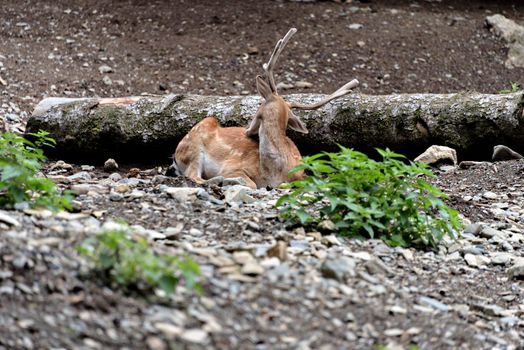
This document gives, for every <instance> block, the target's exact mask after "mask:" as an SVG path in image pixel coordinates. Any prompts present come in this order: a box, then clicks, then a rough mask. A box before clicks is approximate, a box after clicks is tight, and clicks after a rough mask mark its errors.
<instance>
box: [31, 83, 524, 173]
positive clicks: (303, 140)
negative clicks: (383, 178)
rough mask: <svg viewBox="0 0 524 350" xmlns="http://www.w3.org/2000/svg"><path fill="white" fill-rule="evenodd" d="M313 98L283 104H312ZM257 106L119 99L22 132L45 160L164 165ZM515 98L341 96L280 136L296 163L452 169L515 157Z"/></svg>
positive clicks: (54, 109) (248, 101)
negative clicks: (339, 158)
mask: <svg viewBox="0 0 524 350" xmlns="http://www.w3.org/2000/svg"><path fill="white" fill-rule="evenodd" d="M321 98H322V95H318V94H300V95H288V96H286V99H287V100H288V101H294V102H301V103H312V102H314V101H317V100H319V99H321ZM259 103H260V97H258V96H226V97H221V96H199V95H167V96H136V97H126V98H103V99H99V98H73V99H70V98H46V99H44V100H42V101H41V102H40V103H39V104H38V105H37V106H36V108H35V110H34V112H33V114H32V116H31V118H30V119H29V121H28V124H27V132H28V133H30V132H37V131H38V130H40V129H42V130H46V131H48V132H50V134H51V136H52V137H53V138H54V139H55V140H56V141H57V145H56V147H55V149H54V150H52V152H51V154H50V156H52V157H56V158H62V159H65V160H67V159H74V160H76V161H78V160H91V161H102V160H105V159H107V158H115V159H116V160H117V161H121V162H137V163H138V162H147V161H159V160H160V161H166V162H167V161H168V158H169V157H170V156H171V154H172V153H173V152H174V150H175V148H176V145H177V144H178V142H179V141H180V140H181V139H182V137H183V136H184V135H185V134H186V133H187V132H188V131H189V130H190V128H191V127H192V126H193V125H195V124H196V123H197V122H198V121H200V120H201V119H202V118H204V117H206V116H208V115H215V116H216V117H217V118H218V120H219V122H220V123H221V124H222V125H223V126H237V125H241V126H242V125H247V124H248V122H249V121H250V120H251V118H252V116H253V115H254V114H255V112H256V110H257V108H258V105H259ZM523 105H524V98H523V92H517V93H512V94H498V95H487V94H479V93H471V92H467V93H454V94H399V95H383V96H371V95H359V94H355V95H351V96H347V97H345V98H342V99H340V100H338V101H334V102H332V103H330V104H328V105H326V106H324V107H323V108H321V109H318V110H316V111H297V112H296V114H297V115H299V116H300V117H301V119H302V120H303V121H304V122H305V123H306V125H307V128H308V129H309V134H307V135H302V134H298V133H291V132H290V133H289V135H290V137H291V138H292V139H293V140H294V141H295V143H296V144H297V146H298V147H299V149H301V150H302V152H303V153H310V152H317V151H321V150H333V149H336V145H337V144H340V145H344V146H348V147H354V148H356V149H360V150H364V151H368V150H370V149H371V148H373V147H381V148H385V147H389V148H390V149H392V150H394V151H397V152H400V153H404V154H407V155H408V156H410V157H413V156H416V155H418V154H419V153H421V152H422V151H424V150H425V149H426V148H427V147H428V146H430V145H432V144H439V145H445V146H449V147H452V148H455V149H456V150H457V152H458V154H459V158H462V159H466V158H467V159H488V158H489V157H490V156H491V153H492V149H493V146H495V145H498V144H505V145H507V146H509V147H511V148H513V149H514V150H515V151H517V152H521V153H522V152H524V115H523Z"/></svg>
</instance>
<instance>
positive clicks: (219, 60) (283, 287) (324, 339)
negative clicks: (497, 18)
mask: <svg viewBox="0 0 524 350" xmlns="http://www.w3.org/2000/svg"><path fill="white" fill-rule="evenodd" d="M495 13H501V14H504V15H505V16H507V17H509V18H511V19H514V20H517V21H522V20H523V17H522V16H523V15H522V14H523V13H524V3H521V2H517V1H467V2H466V1H461V2H459V1H444V0H443V1H429V0H428V1H422V0H421V1H394V0H392V1H372V0H371V1H361V2H357V1H353V2H351V3H338V2H330V1H326V2H290V1H289V2H288V1H227V2H222V1H167V0H165V1H139V0H136V1H114V2H102V1H96V0H70V1H65V0H55V1H47V0H42V1H14V0H13V1H10V0H7V1H2V3H1V6H0V18H1V19H2V21H0V78H1V79H0V117H1V118H3V119H4V121H5V122H6V124H7V125H8V126H9V127H11V128H12V129H13V130H21V131H23V129H24V123H25V121H26V120H27V118H28V116H29V115H30V113H31V111H32V108H33V107H34V106H35V104H36V103H37V102H38V101H40V100H41V99H42V98H44V97H47V96H75V97H77V96H101V97H110V96H114V97H120V96H127V95H137V94H141V93H144V92H146V93H155V94H163V93H195V94H218V95H230V94H235V95H236V94H253V93H255V86H254V78H255V76H256V75H257V74H259V73H260V72H261V66H262V63H263V62H265V61H266V60H267V58H268V55H269V53H270V52H271V51H272V49H273V46H274V44H275V42H276V40H278V39H279V38H281V37H282V35H284V34H285V33H286V32H287V30H288V29H289V28H290V27H296V28H298V33H297V34H296V35H295V36H294V38H293V40H292V42H291V43H290V44H289V45H288V47H287V50H286V51H284V53H283V55H282V57H281V60H280V61H279V68H278V69H277V80H278V81H280V82H284V83H286V84H288V85H289V89H288V90H287V91H288V92H306V91H311V92H323V93H329V92H331V91H332V90H334V89H336V88H338V87H339V86H340V84H341V83H342V82H346V81H348V80H350V79H353V78H357V79H359V80H360V81H361V83H362V85H361V87H360V88H359V89H360V92H362V93H367V94H386V93H403V92H406V93H407V92H435V93H444V92H456V91H462V90H475V91H480V92H485V93H496V92H497V91H499V90H501V89H505V88H508V87H509V83H510V81H519V82H521V83H522V82H523V79H524V78H523V77H524V69H507V68H506V67H505V66H504V61H505V59H506V54H507V49H506V48H505V45H504V43H503V42H502V41H501V39H499V38H497V37H495V36H494V35H493V34H492V33H491V32H490V31H489V30H488V29H487V28H486V26H485V17H486V16H488V15H491V14H495ZM299 82H300V83H299ZM304 82H305V83H304ZM297 83H298V84H297ZM307 83H311V85H310V84H307ZM297 86H302V88H300V87H297ZM304 86H309V87H308V88H305V87H304ZM175 146H176V145H173V150H174V149H175ZM518 151H520V152H521V153H522V150H518ZM51 165H52V164H51V163H49V164H47V166H46V171H45V172H46V174H47V175H48V176H51V177H55V178H56V179H57V181H59V182H60V183H61V185H60V186H62V187H63V188H70V187H72V186H73V185H78V184H81V185H83V186H87V187H85V188H87V189H88V191H86V192H85V193H83V194H81V195H79V196H78V197H77V203H76V204H75V205H76V208H77V213H74V214H64V216H62V217H56V216H49V215H48V213H45V212H33V211H27V210H26V211H24V210H23V208H20V209H19V210H6V211H1V212H0V213H1V214H4V215H7V216H9V217H10V218H12V219H15V221H16V224H14V223H13V222H11V223H9V222H7V221H1V220H0V349H22V348H26V349H31V348H35V349H50V348H67V349H107V348H115V349H116V348H120V349H145V348H149V349H168V348H172V349H186V348H187V349H204V348H205V349H210V348H216V349H234V348H239V349H288V348H290V349H373V348H377V347H378V346H380V345H387V346H388V348H389V349H391V350H393V349H407V347H408V345H409V344H416V345H418V346H419V347H420V348H421V349H455V348H460V349H518V348H523V347H524V342H523V341H522V339H524V328H523V327H524V317H523V315H524V300H523V295H524V294H523V293H524V290H523V287H522V283H521V281H520V280H519V279H516V278H513V277H512V276H513V275H510V274H508V272H509V270H511V268H512V267H514V266H519V264H520V265H522V264H523V262H522V249H523V244H524V164H523V161H522V160H520V161H508V162H500V163H496V164H495V165H493V164H490V163H485V164H480V165H478V166H475V167H472V168H470V169H467V170H460V169H454V170H451V171H448V172H439V174H438V177H437V178H436V179H435V180H434V181H435V183H436V184H438V185H439V186H440V187H442V188H443V189H444V191H445V192H446V193H448V194H449V195H450V197H451V199H450V203H451V204H452V205H453V206H455V207H456V208H457V209H459V210H460V212H461V213H462V214H463V216H464V217H465V218H466V222H467V221H468V220H469V221H470V222H471V223H473V224H478V225H472V226H470V227H468V229H467V230H466V231H465V232H464V238H463V239H461V240H459V241H457V242H448V243H447V244H446V245H444V246H442V248H441V249H440V250H439V251H438V252H420V251H414V250H412V249H392V248H389V247H387V246H385V245H384V244H382V243H381V242H378V241H367V242H359V241H354V240H346V239H342V238H338V239H337V238H335V237H333V236H327V237H326V236H322V235H320V233H318V232H316V231H315V230H313V231H311V232H310V231H309V230H310V228H308V230H307V231H306V230H304V229H303V228H300V227H298V228H297V227H293V228H290V227H286V225H285V223H284V222H282V221H280V220H279V219H278V217H277V210H276V209H274V208H273V206H272V204H273V202H274V200H275V199H276V198H277V197H278V195H279V194H280V192H279V191H280V190H273V191H269V192H268V191H262V192H255V193H251V194H250V195H251V196H252V197H253V198H254V199H255V201H254V203H251V204H245V203H244V204H242V203H240V204H239V203H236V204H235V203H233V204H227V203H223V204H218V205H217V204H212V203H211V202H209V201H206V200H199V199H194V200H193V201H191V202H190V203H179V202H177V201H175V200H173V198H171V197H170V196H169V195H167V192H166V188H167V187H174V186H191V183H190V182H184V181H183V180H173V179H170V178H165V177H163V176H161V175H159V174H162V173H164V171H165V166H166V165H167V164H161V165H160V166H161V167H163V168H161V169H157V168H154V169H146V170H144V169H142V170H143V171H142V172H141V173H139V175H138V177H139V178H138V179H136V174H135V175H130V174H129V172H128V171H127V170H128V169H127V168H125V169H124V170H122V168H121V169H120V170H119V171H118V173H119V176H120V179H119V178H118V176H114V175H113V176H112V177H111V178H110V173H106V172H104V171H102V170H101V169H99V168H96V169H94V170H88V171H87V175H85V174H82V175H81V176H80V177H78V176H76V179H75V176H73V178H72V179H69V178H68V177H69V176H71V175H75V174H78V173H80V172H81V170H82V169H81V168H80V164H74V166H73V167H72V168H71V169H69V168H67V169H60V168H58V170H56V169H55V170H53V171H51V170H50V169H51ZM95 165H96V164H95ZM128 177H129V178H128ZM122 185H125V186H128V187H127V188H126V187H125V186H122ZM117 187H118V188H119V189H118V190H117ZM122 188H124V190H122ZM121 190H122V192H119V191H121ZM206 191H208V193H209V194H210V196H213V197H216V199H218V200H223V197H222V196H221V193H222V189H216V188H215V189H210V188H207V189H206ZM115 193H116V194H115ZM117 218H123V219H125V220H126V221H127V222H128V223H129V224H130V225H135V227H134V230H135V231H136V232H138V233H140V234H144V235H146V236H147V235H149V237H151V239H152V240H153V238H154V239H155V243H153V246H154V247H155V249H156V250H159V251H164V252H169V253H173V254H181V253H188V254H190V255H191V256H193V257H194V258H195V259H196V260H197V261H198V262H199V263H200V264H201V266H202V271H203V273H202V274H203V277H202V284H203V287H204V294H203V295H202V296H197V295H194V294H193V293H191V292H190V291H186V290H185V289H184V287H183V286H182V287H181V288H180V289H179V292H178V293H177V294H176V295H175V296H173V297H172V298H169V299H167V300H166V299H158V298H156V297H151V298H150V299H147V298H142V297H131V296H129V295H126V294H125V293H123V292H121V291H119V290H112V289H110V288H107V287H104V286H103V285H102V284H101V283H100V282H99V281H97V280H96V279H89V278H86V275H85V270H86V265H85V262H84V261H82V260H81V259H79V257H78V254H77V253H76V252H75V250H74V246H75V245H76V244H78V243H79V242H80V241H81V240H82V239H83V238H85V237H86V236H89V235H91V234H93V232H95V231H96V230H98V229H99V228H100V227H101V226H102V225H103V224H104V222H106V221H108V220H114V219H117ZM148 230H149V231H148ZM277 241H282V242H285V246H286V247H287V248H286V249H287V260H285V261H280V260H278V259H277V260H275V259H273V258H272V257H270V256H269V255H268V253H267V251H268V248H269V247H273V246H274V245H275V244H277ZM246 253H247V255H246ZM246 256H247V257H249V259H252V260H250V264H251V265H250V266H251V268H253V266H255V267H257V268H258V269H255V270H251V271H247V272H246V269H247V268H246V261H245V259H246ZM326 261H331V262H334V263H335V264H334V265H337V264H338V268H339V269H341V270H342V271H345V272H343V273H342V277H340V278H335V279H334V278H329V277H328V275H329V273H326V269H325V265H324V263H325V262H326ZM323 266H324V267H323ZM517 277H519V276H517ZM520 277H522V276H520Z"/></svg>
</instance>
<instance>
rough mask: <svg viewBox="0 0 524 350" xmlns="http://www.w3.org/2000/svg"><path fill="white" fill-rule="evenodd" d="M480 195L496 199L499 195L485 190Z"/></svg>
mask: <svg viewBox="0 0 524 350" xmlns="http://www.w3.org/2000/svg"><path fill="white" fill-rule="evenodd" d="M482 197H484V198H486V199H498V198H499V195H498V194H496V193H495V192H491V191H487V192H484V193H483V194H482Z"/></svg>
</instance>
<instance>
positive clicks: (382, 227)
mask: <svg viewBox="0 0 524 350" xmlns="http://www.w3.org/2000/svg"><path fill="white" fill-rule="evenodd" d="M377 151H378V152H379V153H380V155H381V156H382V158H383V161H381V162H378V161H374V160H372V159H369V158H368V157H367V156H366V155H365V154H363V153H360V152H357V151H353V150H351V149H348V148H344V147H341V152H339V153H326V152H324V153H320V154H317V155H314V156H310V157H305V158H304V159H303V163H302V164H301V165H299V166H297V167H296V168H294V169H293V170H292V171H291V172H292V173H294V172H297V171H299V170H306V172H310V173H311V176H307V177H305V178H304V179H302V180H298V181H294V182H292V183H290V184H289V185H288V186H289V187H290V188H292V189H293V190H294V191H292V192H291V193H289V194H286V195H283V196H282V197H280V198H279V199H278V201H277V203H276V205H277V206H280V207H282V210H281V215H282V216H283V217H284V218H287V219H291V220H292V221H294V222H300V223H301V224H314V223H319V222H320V221H322V220H326V219H329V220H331V221H333V223H334V224H335V225H336V229H337V230H338V232H339V233H340V234H342V235H350V236H354V237H370V238H380V239H382V240H384V241H385V242H387V243H388V244H390V245H392V246H410V245H417V246H431V247H436V244H437V243H438V242H439V241H440V240H441V239H442V238H443V237H444V236H445V235H448V236H449V237H451V238H455V232H456V231H457V230H458V229H459V228H460V221H459V218H458V212H457V211H456V210H454V209H451V208H449V207H448V206H447V205H446V204H445V203H444V201H443V199H444V198H446V196H445V194H444V193H442V192H441V191H440V190H439V189H437V188H436V187H434V186H432V185H430V184H429V183H428V182H426V181H424V179H423V178H422V176H421V175H424V176H429V177H431V176H434V175H433V173H432V172H431V171H430V170H429V169H428V167H427V166H426V165H425V164H419V163H409V164H406V163H405V162H404V156H402V155H400V154H396V153H393V152H391V151H389V150H386V151H384V150H380V149H377Z"/></svg>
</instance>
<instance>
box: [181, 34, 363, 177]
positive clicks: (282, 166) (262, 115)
mask: <svg viewBox="0 0 524 350" xmlns="http://www.w3.org/2000/svg"><path fill="white" fill-rule="evenodd" d="M296 31H297V30H296V29H295V28H292V29H290V30H289V31H288V33H287V34H286V36H285V37H284V38H282V39H281V40H279V41H278V42H277V45H276V46H275V49H274V50H273V53H272V54H271V57H270V58H269V61H268V63H266V64H264V65H263V69H264V74H263V75H259V76H257V77H256V86H257V90H258V93H259V94H260V95H261V96H262V98H263V101H262V103H261V105H260V107H259V108H258V110H257V112H256V114H255V116H254V117H253V119H252V120H251V122H250V124H249V126H248V127H247V128H246V129H243V128H221V127H220V126H219V125H218V123H217V121H216V119H214V118H206V119H204V120H203V121H201V122H200V123H198V124H197V125H195V127H193V129H192V130H191V131H190V132H189V133H188V134H187V135H186V136H185V137H184V139H183V140H182V141H181V142H180V144H179V145H178V147H177V150H176V152H175V164H174V165H175V166H177V167H178V168H179V169H180V170H181V172H182V173H183V174H185V175H186V176H189V177H191V178H193V179H194V180H196V181H202V180H204V179H206V178H210V177H213V176H218V175H221V176H224V177H241V178H242V179H244V181H245V182H246V184H247V185H248V186H251V187H264V186H268V185H269V186H272V187H275V186H278V185H279V184H281V183H282V182H285V181H288V180H290V178H289V175H288V173H289V171H290V170H291V169H292V168H293V167H295V166H296V165H298V164H299V163H300V160H301V156H300V152H299V151H298V149H297V147H296V146H295V144H294V143H293V141H291V139H289V138H288V137H287V136H286V129H287V128H288V127H289V128H291V129H293V130H295V131H298V132H301V133H305V134H306V133H308V130H307V128H306V126H305V125H304V123H303V122H302V121H301V120H300V119H299V118H298V117H297V116H296V115H294V114H293V112H292V109H304V110H312V109H317V108H320V107H321V106H323V105H325V104H326V103H328V102H329V101H331V100H333V99H335V98H338V97H341V96H344V95H346V94H348V93H349V92H351V89H353V88H355V87H356V86H357V85H358V81H357V80H352V81H350V82H349V83H347V84H346V85H344V86H342V87H341V88H340V89H338V90H337V91H335V92H334V93H332V94H331V95H329V96H327V97H326V98H324V99H322V100H321V101H319V102H316V103H314V104H309V105H305V104H300V103H293V102H286V101H284V99H283V98H282V97H281V96H280V95H279V94H278V91H277V86H276V84H275V78H274V75H273V70H274V67H275V64H276V62H277V60H278V57H279V56H280V54H281V52H282V50H283V49H284V47H285V46H286V44H287V43H288V41H289V39H290V38H291V37H292V36H293V34H295V33H296ZM257 136H258V140H257V139H256V137H257ZM300 176H302V174H301V173H297V174H295V175H294V177H295V178H296V177H300Z"/></svg>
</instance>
